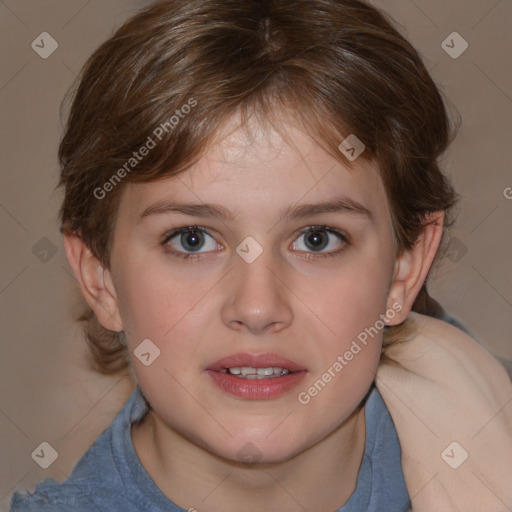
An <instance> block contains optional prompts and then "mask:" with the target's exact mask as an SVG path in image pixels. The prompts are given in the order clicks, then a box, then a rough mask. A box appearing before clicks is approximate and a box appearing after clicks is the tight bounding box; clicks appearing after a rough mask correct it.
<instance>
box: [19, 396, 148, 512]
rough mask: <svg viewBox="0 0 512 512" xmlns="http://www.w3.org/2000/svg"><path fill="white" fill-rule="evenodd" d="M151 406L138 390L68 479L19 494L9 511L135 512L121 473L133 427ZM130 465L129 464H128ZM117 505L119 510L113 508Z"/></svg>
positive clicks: (124, 465)
mask: <svg viewBox="0 0 512 512" xmlns="http://www.w3.org/2000/svg"><path fill="white" fill-rule="evenodd" d="M146 409H147V405H146V403H145V402H144V400H143V397H142V394H141V392H140V390H139V388H138V387H137V388H136V389H135V390H134V391H133V393H132V395H131V396H130V397H129V399H128V400H127V402H126V403H125V405H124V406H123V408H122V409H121V411H120V412H119V413H118V414H117V416H116V417H115V419H114V421H113V422H112V424H111V425H110V426H109V427H108V428H107V429H106V430H104V431H103V433H102V434H101V435H100V436H99V437H98V438H97V439H96V441H95V442H94V443H93V445H92V446H90V447H89V449H88V450H87V451H86V453H85V454H84V455H83V456H82V458H81V459H80V460H79V461H78V462H77V464H76V466H75V467H74V469H73V472H72V473H71V476H69V477H68V478H67V479H66V480H64V481H63V482H62V483H59V482H56V481H55V480H53V479H51V478H47V479H46V480H44V481H43V482H40V483H39V484H37V486H36V488H35V490H34V492H32V493H31V492H28V491H17V492H15V493H14V494H13V496H12V498H11V501H10V505H9V506H10V508H9V512H36V511H40V512H61V511H62V512H71V511H73V512H89V511H91V512H98V510H112V511H113V510H122V511H123V512H129V511H131V510H133V505H131V504H130V503H129V502H128V501H127V500H126V499H125V497H124V492H123V490H124V485H125V483H124V481H123V477H122V475H121V473H120V472H122V471H123V469H124V468H125V467H126V465H127V461H126V459H125V458H123V457H126V454H125V451H126V446H127V444H128V441H129V436H130V425H131V423H132V421H135V420H137V419H138V418H140V417H141V416H142V415H144V414H145V411H146ZM128 462H129V461H128ZM114 504H115V507H116V508H115V509H114V508H112V507H113V506H114Z"/></svg>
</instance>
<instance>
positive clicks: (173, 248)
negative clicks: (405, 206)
mask: <svg viewBox="0 0 512 512" xmlns="http://www.w3.org/2000/svg"><path fill="white" fill-rule="evenodd" d="M285 129H286V133H287V137H286V141H289V142H286V141H285V140H284V139H283V138H282V137H281V136H280V135H279V133H278V132H277V131H272V130H269V129H268V128H266V129H264V128H263V127H261V126H259V125H258V124H257V123H256V122H253V124H252V125H250V130H251V131H250V137H249V136H248V133H247V131H246V130H242V129H235V130H234V131H231V132H230V133H228V134H227V135H226V136H225V137H224V138H222V139H221V141H220V142H219V143H218V144H217V145H215V146H213V147H212V148H211V149H210V151H209V152H208V154H207V155H206V156H205V157H204V158H202V160H200V161H199V162H198V163H197V164H196V165H194V166H193V167H192V168H190V169H189V170H187V171H185V172H184V173H182V174H180V175H179V176H176V177H172V178H167V179H165V180H162V181H159V182H152V183H144V184H133V185H132V184H130V185H127V186H126V188H125V191H124V193H123V197H122V200H121V204H120V209H119V212H118V218H117V224H116V228H115V233H114V239H113V248H112V254H111V272H112V280H113V284H114V287H115V292H116V296H117V301H118V308H119V314H120V316H121V319H122V323H123V329H124V331H125V334H126V337H127V344H128V349H129V352H130V357H131V360H132V365H133V370H134V372H135V375H136V378H137V380H138V383H139V385H140V387H141V389H142V391H143V393H144V395H145V396H146V397H147V399H148V400H149V402H150V403H151V405H152V407H153V409H154V414H156V416H157V417H158V418H159V420H160V421H162V422H163V423H164V424H165V425H166V426H168V427H169V428H171V429H173V430H174V431H176V432H178V433H179V434H181V435H182V436H183V437H184V438H186V439H187V440H189V441H192V442H193V443H194V444H196V445H199V446H201V447H203V448H206V449H207V450H209V451H210V452H213V453H214V454H217V455H219V456H221V457H224V458H226V459H230V460H241V458H243V457H245V455H246V454H245V452H244V450H245V451H247V450H249V451H251V450H253V451H254V452H257V458H258V459H259V461H260V462H277V461H282V460H287V459H289V458H290V457H292V456H294V455H296V454H298V453H300V452H301V451H303V450H305V449H306V448H308V447H310V446H312V445H313V444H314V443H316V442H318V441H320V440H322V439H323V438H325V437H326V436H327V435H329V434H330V433H332V432H333V431H334V430H335V429H336V428H337V427H339V426H340V425H341V423H342V422H343V421H344V420H345V419H346V418H347V417H348V416H349V415H350V414H351V413H352V412H353V411H354V410H355V408H356V407H357V406H358V405H359V404H360V402H361V400H362V399H363V398H364V396H365V394H366V392H367V391H368V389H369V387H370V385H371V382H372V381H373V378H374V373H375V371H376V368H377V366H378V362H379V356H380V351H381V339H382V318H383V316H384V315H385V314H386V311H387V310H389V304H388V303H387V292H388V289H389V285H390V281H391V279H392V274H393V265H394V249H393V241H392V240H393V239H392V228H391V218H390V213H389V209H388V203H387V199H386V195H385V192H384V188H383V184H382V182H381V179H380V177H379V174H378V172H377V168H376V167H374V166H373V165H372V164H370V163H368V162H366V161H364V160H363V159H362V158H359V159H358V160H356V161H355V162H354V164H355V165H354V167H353V169H351V170H350V169H348V167H345V166H344V165H343V163H341V162H340V161H339V160H335V159H334V158H333V157H331V156H330V155H328V153H326V152H325V151H324V150H323V149H321V148H320V147H319V146H317V145H316V144H315V143H314V142H313V141H312V140H311V139H310V138H309V137H308V136H307V135H305V134H304V133H302V132H301V131H299V130H298V129H297V128H295V127H293V126H286V128H285ZM279 132H281V133H282V131H281V130H279ZM341 158H343V157H341ZM375 327H377V330H378V334H374V333H375V331H376V329H375ZM365 329H366V331H365ZM371 329H373V330H371ZM365 332H366V342H365V343H363V341H362V340H363V339H364V338H365V335H364V333H365ZM368 332H371V333H372V334H373V335H372V336H369V335H368ZM143 340H150V341H145V342H144V343H145V344H143V345H141V343H142V342H143ZM356 347H358V348H356ZM134 351H135V353H139V352H140V351H142V352H144V353H146V354H147V353H149V354H150V355H149V356H148V355H146V356H144V357H143V359H144V358H145V360H146V363H147V362H150V364H148V365H145V364H143V363H142V362H141V361H140V360H139V358H138V357H137V356H136V355H134ZM350 354H352V355H351V356H350ZM228 368H230V369H231V370H230V369H228ZM257 369H260V371H259V372H258V371H257ZM286 370H288V373H286ZM269 373H271V374H269ZM242 374H248V375H244V376H242ZM256 374H259V376H257V375H256ZM267 374H269V375H267ZM252 455H255V453H253V454H251V453H249V456H252Z"/></svg>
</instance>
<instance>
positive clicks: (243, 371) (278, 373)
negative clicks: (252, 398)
mask: <svg viewBox="0 0 512 512" xmlns="http://www.w3.org/2000/svg"><path fill="white" fill-rule="evenodd" d="M219 372H220V373H228V374H229V375H234V376H235V377H238V378H239V379H248V380H252V379H273V378H275V377H282V376H283V375H287V374H289V373H295V372H292V371H290V370H288V368H282V367H280V366H267V367H266V368H253V367H252V366H234V367H232V368H222V369H221V370H219Z"/></svg>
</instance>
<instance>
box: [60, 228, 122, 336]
mask: <svg viewBox="0 0 512 512" xmlns="http://www.w3.org/2000/svg"><path fill="white" fill-rule="evenodd" d="M64 249H65V251H66V256H67V258H68V261H69V264H70V265H71V268H72V269H73V273H74V274H75V277H76V279H77V281H78V284H79V286H80V290H81V291H82V295H83V296H84V298H85V300H86V301H87V304H89V307H90V308H91V309H92V310H93V311H94V314H95V315H96V318H97V319H98V321H99V322H100V323H101V325H102V326H103V327H105V328H106V329H109V330H110V331H116V332H120V331H122V330H123V325H122V322H121V317H120V315H119V308H118V303H117V296H116V293H115V288H114V285H113V283H112V280H111V278H110V272H109V271H108V270H107V269H105V268H104V267H103V265H102V264H101V262H100V261H99V260H98V258H96V256H95V255H94V254H93V253H92V251H91V250H90V249H89V247H88V246H87V245H86V244H85V242H84V241H83V240H82V239H81V238H80V237H79V236H77V235H74V234H65V235H64Z"/></svg>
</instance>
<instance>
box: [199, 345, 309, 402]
mask: <svg viewBox="0 0 512 512" xmlns="http://www.w3.org/2000/svg"><path fill="white" fill-rule="evenodd" d="M206 371H207V373H208V374H209V375H210V376H211V378H212V380H213V382H214V383H215V384H216V385H217V386H218V387H219V388H220V389H221V390H222V391H224V392H226V393H229V394H231V395H235V396H238V397H241V398H245V399H253V400H258V399H259V400H264V399H265V400H268V399H270V398H274V397H277V396H279V395H282V394H283V393H285V392H287V391H289V390H290V389H292V388H293V387H295V386H296V385H297V384H298V383H299V381H300V380H302V378H303V377H305V375H306V374H307V369H306V368H304V367H303V366H301V365H300V364H298V363H296V362H294V361H291V360H290V359H287V358H284V357H281V356H278V355H276V354H269V353H267V354H234V355H233V356H229V357H225V358H223V359H219V360H218V361H216V362H215V363H213V364H212V365H210V366H209V367H208V368H206Z"/></svg>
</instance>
